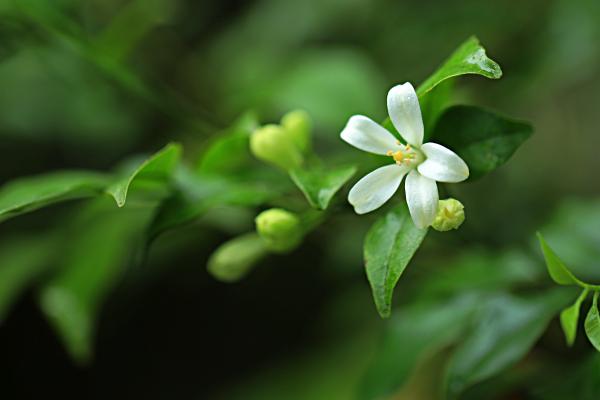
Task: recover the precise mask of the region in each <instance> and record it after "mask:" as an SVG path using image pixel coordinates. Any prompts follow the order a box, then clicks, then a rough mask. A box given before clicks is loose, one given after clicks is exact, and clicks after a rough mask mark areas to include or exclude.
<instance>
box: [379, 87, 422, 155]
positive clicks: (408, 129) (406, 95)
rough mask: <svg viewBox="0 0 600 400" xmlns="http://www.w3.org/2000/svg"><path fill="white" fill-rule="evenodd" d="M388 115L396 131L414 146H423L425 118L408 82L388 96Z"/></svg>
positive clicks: (392, 90)
mask: <svg viewBox="0 0 600 400" xmlns="http://www.w3.org/2000/svg"><path fill="white" fill-rule="evenodd" d="M387 106H388V114H389V115H390V119H391V120H392V123H393V124H394V127H395V128H396V130H397V131H398V132H399V133H400V135H402V137H403V138H404V139H405V140H406V141H407V142H408V143H410V144H412V145H413V146H417V147H419V146H421V145H422V144H423V117H422V116H421V107H420V106H419V98H418V97H417V93H416V92H415V89H414V88H413V86H412V85H411V84H410V82H406V83H405V84H403V85H397V86H394V87H393V88H391V89H390V91H389V92H388V96H387Z"/></svg>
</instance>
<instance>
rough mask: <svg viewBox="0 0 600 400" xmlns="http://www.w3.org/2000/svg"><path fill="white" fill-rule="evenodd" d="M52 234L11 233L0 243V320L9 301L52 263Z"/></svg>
mask: <svg viewBox="0 0 600 400" xmlns="http://www.w3.org/2000/svg"><path fill="white" fill-rule="evenodd" d="M55 245H56V240H55V238H54V236H52V235H42V236H26V237H16V238H15V237H13V238H10V239H8V240H6V241H5V242H4V243H2V246H1V247H0V324H1V323H2V320H3V319H4V318H5V316H6V314H7V312H8V310H9V309H10V306H11V305H12V303H13V302H14V301H15V300H16V299H17V298H18V296H19V295H20V294H21V292H23V291H24V290H26V289H27V288H28V287H29V286H30V285H31V284H32V283H33V282H34V281H36V280H37V279H38V278H39V277H40V276H41V275H43V274H44V273H45V272H47V271H48V270H49V269H50V268H51V267H52V266H53V259H52V257H53V256H54V253H55V248H56V246H55Z"/></svg>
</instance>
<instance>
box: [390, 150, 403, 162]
mask: <svg viewBox="0 0 600 400" xmlns="http://www.w3.org/2000/svg"><path fill="white" fill-rule="evenodd" d="M392 157H393V158H394V161H396V162H397V163H401V162H402V161H404V153H403V152H402V151H400V150H398V151H397V152H395V153H393V154H392Z"/></svg>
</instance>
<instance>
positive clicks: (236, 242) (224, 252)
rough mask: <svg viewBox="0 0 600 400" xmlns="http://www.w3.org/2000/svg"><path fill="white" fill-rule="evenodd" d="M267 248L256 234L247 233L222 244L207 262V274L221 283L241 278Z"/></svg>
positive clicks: (265, 252)
mask: <svg viewBox="0 0 600 400" xmlns="http://www.w3.org/2000/svg"><path fill="white" fill-rule="evenodd" d="M266 254H267V248H266V246H265V243H264V241H263V239H262V238H261V237H260V236H258V235H257V234H256V233H254V232H252V233H248V234H246V235H243V236H239V237H237V238H235V239H232V240H230V241H228V242H226V243H223V244H222V245H221V246H220V247H218V248H217V250H215V252H214V253H213V254H212V255H211V256H210V258H209V260H208V266H207V269H208V272H210V274H211V275H212V276H214V277H215V278H216V279H218V280H220V281H223V282H235V281H238V280H240V279H241V278H243V277H244V276H245V275H246V274H247V273H248V272H249V271H250V269H251V268H252V267H253V266H254V264H256V263H257V262H258V261H259V260H260V259H261V258H262V257H263V256H265V255H266Z"/></svg>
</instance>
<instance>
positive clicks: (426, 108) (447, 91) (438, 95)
mask: <svg viewBox="0 0 600 400" xmlns="http://www.w3.org/2000/svg"><path fill="white" fill-rule="evenodd" d="M453 89H454V81H453V80H446V81H444V82H442V83H441V84H440V85H438V86H436V87H435V89H433V90H432V91H431V92H429V93H427V96H424V97H423V98H422V99H420V100H419V103H420V105H421V113H422V114H423V125H424V126H425V137H424V140H425V141H427V140H428V139H429V137H430V136H431V134H432V133H433V129H434V128H435V125H436V123H437V120H438V119H439V117H440V116H441V115H442V113H443V112H444V110H445V109H446V108H448V106H449V104H450V102H451V100H452V93H453ZM392 132H394V131H392Z"/></svg>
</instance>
